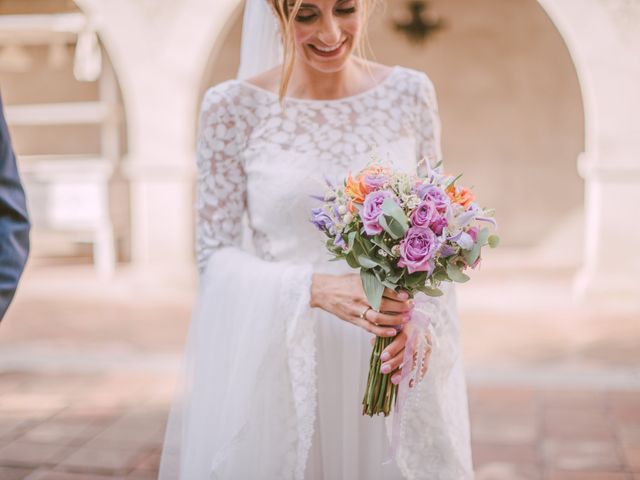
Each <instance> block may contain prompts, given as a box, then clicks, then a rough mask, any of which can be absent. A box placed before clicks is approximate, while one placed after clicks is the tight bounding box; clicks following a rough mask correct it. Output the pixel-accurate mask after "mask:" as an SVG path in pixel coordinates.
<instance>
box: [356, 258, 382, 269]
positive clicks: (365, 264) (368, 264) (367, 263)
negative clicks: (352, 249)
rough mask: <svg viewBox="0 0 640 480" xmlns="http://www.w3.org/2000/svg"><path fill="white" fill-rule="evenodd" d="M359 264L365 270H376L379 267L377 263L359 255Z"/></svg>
mask: <svg viewBox="0 0 640 480" xmlns="http://www.w3.org/2000/svg"><path fill="white" fill-rule="evenodd" d="M358 263H359V264H360V265H361V266H362V267H364V268H375V267H377V266H378V263H377V262H375V261H373V260H371V259H370V258H369V257H365V256H364V255H358Z"/></svg>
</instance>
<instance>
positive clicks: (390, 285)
mask: <svg viewBox="0 0 640 480" xmlns="http://www.w3.org/2000/svg"><path fill="white" fill-rule="evenodd" d="M382 285H384V286H385V287H387V288H388V289H389V290H395V289H396V288H398V285H396V284H395V282H392V281H390V280H389V277H387V279H386V280H385V281H384V282H382Z"/></svg>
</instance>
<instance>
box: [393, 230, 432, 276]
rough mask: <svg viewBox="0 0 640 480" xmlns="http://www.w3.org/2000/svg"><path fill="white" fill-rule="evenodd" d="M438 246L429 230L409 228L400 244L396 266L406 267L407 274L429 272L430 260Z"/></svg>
mask: <svg viewBox="0 0 640 480" xmlns="http://www.w3.org/2000/svg"><path fill="white" fill-rule="evenodd" d="M439 246H440V245H439V242H438V238H437V237H436V235H435V233H433V232H432V231H431V229H430V228H427V227H411V228H410V229H409V230H408V231H407V234H406V235H405V237H404V239H403V240H402V241H401V242H400V260H398V266H399V267H407V269H408V270H409V273H414V272H428V271H431V269H432V268H433V264H432V262H431V260H432V259H433V256H434V255H435V253H436V251H437V250H438V247H439Z"/></svg>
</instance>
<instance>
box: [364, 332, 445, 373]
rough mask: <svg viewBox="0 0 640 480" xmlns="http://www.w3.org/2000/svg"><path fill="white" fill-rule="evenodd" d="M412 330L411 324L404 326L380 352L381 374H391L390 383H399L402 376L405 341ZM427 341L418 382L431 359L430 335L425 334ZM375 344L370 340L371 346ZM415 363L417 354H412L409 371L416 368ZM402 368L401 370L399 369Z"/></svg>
mask: <svg viewBox="0 0 640 480" xmlns="http://www.w3.org/2000/svg"><path fill="white" fill-rule="evenodd" d="M413 328H414V326H413V325H411V322H409V323H408V324H406V325H405V326H404V328H403V329H402V330H401V331H400V333H398V335H396V336H395V338H394V339H393V341H392V342H391V343H390V344H389V345H388V346H387V348H385V349H384V350H383V351H382V355H381V356H380V360H381V361H382V366H381V367H380V370H381V372H382V373H392V376H391V382H392V383H394V384H396V385H397V384H398V383H400V378H401V375H402V368H406V366H404V365H401V364H402V360H403V358H404V349H405V346H406V344H407V339H408V338H409V336H410V335H411V330H412V329H413ZM426 340H427V345H428V346H427V348H426V349H425V352H424V362H423V363H422V366H423V368H422V369H421V371H420V377H419V378H420V380H422V378H423V377H424V376H425V375H426V373H427V371H428V369H429V360H430V358H431V345H432V343H431V335H430V334H429V333H427V334H426ZM374 342H375V337H374V338H372V339H371V344H372V345H373V343H374ZM416 361H417V352H415V346H414V353H413V362H412V363H413V365H411V369H414V368H415V367H416ZM401 366H402V368H400V367H401Z"/></svg>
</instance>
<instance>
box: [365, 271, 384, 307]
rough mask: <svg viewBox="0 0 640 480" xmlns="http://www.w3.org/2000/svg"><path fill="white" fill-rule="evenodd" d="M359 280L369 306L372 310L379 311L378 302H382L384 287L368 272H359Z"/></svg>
mask: <svg viewBox="0 0 640 480" xmlns="http://www.w3.org/2000/svg"><path fill="white" fill-rule="evenodd" d="M360 278H361V280H362V288H363V289H364V293H365V295H366V296H367V300H369V305H371V308H373V309H374V310H379V309H380V302H381V301H382V293H383V292H384V285H383V284H382V283H381V282H380V280H378V278H377V277H376V276H375V274H374V273H373V272H371V271H370V270H365V269H362V270H360Z"/></svg>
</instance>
